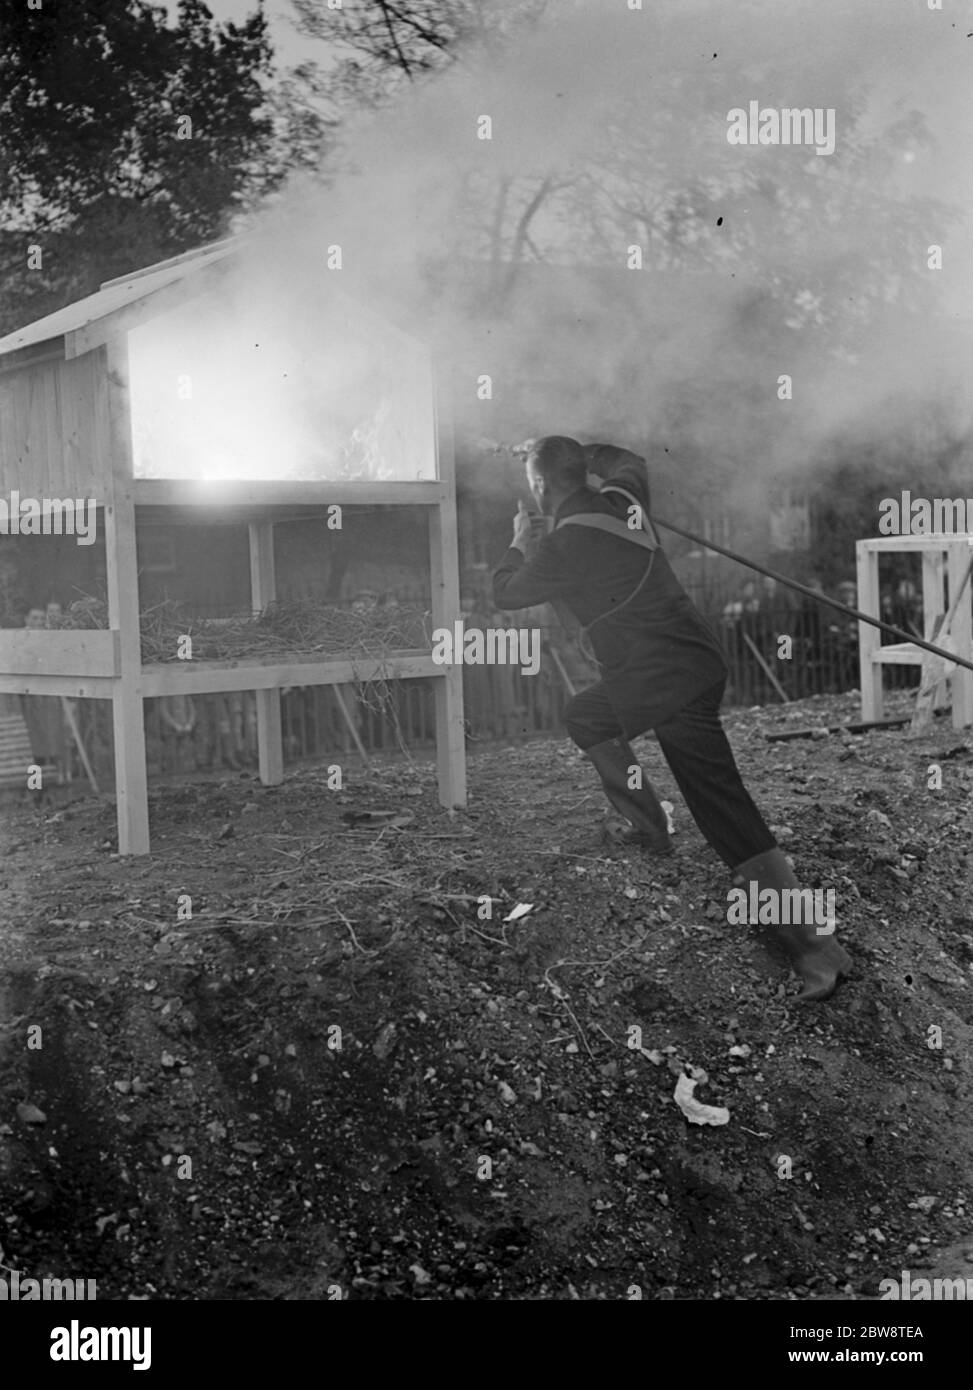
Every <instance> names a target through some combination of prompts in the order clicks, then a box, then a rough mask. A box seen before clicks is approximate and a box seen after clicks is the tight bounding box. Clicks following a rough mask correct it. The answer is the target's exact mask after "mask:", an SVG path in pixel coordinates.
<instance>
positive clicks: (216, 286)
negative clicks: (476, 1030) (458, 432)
mask: <svg viewBox="0 0 973 1390" xmlns="http://www.w3.org/2000/svg"><path fill="white" fill-rule="evenodd" d="M248 254H249V251H248V247H247V245H246V244H245V243H241V241H240V240H234V241H228V242H221V243H218V244H214V245H211V246H207V247H204V248H201V249H200V250H198V251H196V252H192V253H189V254H187V255H184V256H179V257H176V258H174V259H172V260H169V261H165V262H162V263H160V264H158V265H154V266H150V267H148V268H146V269H145V270H142V271H139V272H137V273H135V274H132V275H127V276H124V277H122V278H120V279H118V280H112V281H109V282H107V283H106V284H104V285H103V286H102V288H101V289H100V290H99V291H98V292H97V293H96V294H93V295H91V296H89V297H88V298H86V299H83V300H80V301H78V302H77V303H75V304H72V305H69V306H68V307H67V308H64V309H61V310H59V311H58V312H56V313H54V314H50V315H48V316H47V317H46V318H43V319H40V320H38V321H37V322H36V323H33V324H30V325H28V326H27V327H25V328H23V329H20V330H19V331H17V332H14V333H11V334H8V335H7V336H6V337H5V338H2V339H0V502H3V503H5V507H4V508H3V509H2V510H3V514H4V516H5V518H6V529H7V530H8V531H9V530H10V529H11V528H13V527H15V526H16V525H17V524H18V517H23V516H25V515H26V513H25V512H24V511H23V508H24V507H25V505H26V506H27V509H28V511H29V510H30V509H31V508H32V507H33V508H34V510H35V515H40V516H41V517H42V518H45V519H46V521H45V524H46V525H47V526H48V527H49V528H50V529H57V528H58V526H59V525H60V526H64V525H66V524H67V522H66V517H67V515H68V509H66V508H65V506H64V504H65V502H67V501H70V500H71V499H78V501H79V502H80V501H85V502H87V501H89V500H90V501H91V502H92V503H93V504H94V507H95V508H96V510H95V511H94V512H93V515H94V516H95V517H96V518H97V523H98V524H99V527H100V528H101V529H103V535H104V544H105V574H106V587H107V601H108V627H107V629H106V630H86V631H68V630H54V631H48V630H35V629H29V630H28V629H25V630H20V629H17V630H14V629H5V630H0V693H8V694H23V695H59V696H67V697H73V698H84V699H105V700H110V701H111V703H112V713H113V730H114V745H115V782H116V792H117V805H118V846H119V852H120V853H121V854H143V853H147V852H148V850H149V823H148V805H147V792H146V760H145V732H144V723H143V705H142V702H143V700H144V699H146V698H150V697H153V696H165V695H176V696H179V695H193V694H203V693H207V692H215V691H220V692H223V691H241V690H252V691H254V692H256V701H257V724H258V742H259V770H260V777H261V779H262V781H263V782H265V783H276V782H279V781H280V780H281V779H282V776H283V754H282V744H281V719H280V691H281V688H282V687H295V686H310V685H335V684H342V683H346V682H349V681H367V680H369V679H374V678H378V677H380V678H381V679H383V680H389V679H394V680H401V679H414V678H418V677H429V678H433V679H434V680H435V689H436V737H437V756H438V770H439V793H440V800H441V802H442V803H443V805H446V806H456V805H462V804H464V802H465V795H466V792H465V752H464V726H463V708H462V668H461V667H460V666H440V665H436V664H434V663H433V661H432V659H431V655H430V650H428V649H421V650H420V649H410V650H403V651H395V652H393V653H391V654H383V655H382V657H381V659H380V660H379V659H376V660H373V661H369V660H366V659H363V658H362V657H361V656H360V654H359V655H358V656H356V655H355V654H350V653H347V652H340V651H336V652H334V653H327V654H325V655H322V654H321V653H320V652H314V653H307V652H305V653H302V652H299V651H295V652H294V653H292V654H290V653H289V654H288V655H287V656H286V657H280V656H274V657H273V658H252V659H241V660H236V661H215V660H214V661H208V660H207V661H204V660H171V661H165V662H158V663H152V664H147V663H146V664H144V663H143V661H142V654H141V632H140V604H139V573H138V563H137V553H136V543H137V535H138V531H139V525H140V521H142V522H143V523H144V522H146V521H147V520H148V519H152V520H154V521H158V520H162V519H165V520H166V521H173V522H177V523H178V524H180V525H187V526H191V525H193V524H194V523H197V524H199V523H204V524H206V525H212V524H214V523H225V524H227V525H246V526H247V527H248V528H249V542H250V590H251V592H250V594H249V595H247V596H246V600H247V602H248V603H249V605H250V607H251V608H252V610H253V611H263V610H265V609H266V607H267V605H268V604H269V603H271V602H272V601H273V599H274V597H275V565H274V526H275V523H278V522H281V521H285V520H292V519H305V518H308V517H313V516H319V517H325V516H327V517H333V516H334V515H335V509H336V508H337V509H340V508H342V507H343V506H348V505H353V504H354V505H357V506H362V505H364V506H366V507H371V506H375V507H387V506H411V507H415V506H417V505H418V506H421V507H422V508H424V509H428V517H429V547H428V550H429V580H430V593H431V617H432V624H433V626H436V627H440V626H448V625H449V624H451V623H452V622H453V620H454V618H455V617H456V616H457V615H458V614H459V583H458V564H457V550H456V502H455V487H454V477H453V459H452V440H451V429H450V427H449V425H448V424H447V423H446V422H445V421H444V419H443V418H442V414H441V412H440V411H439V410H438V408H437V405H438V403H437V392H436V388H435V381H434V374H433V368H432V363H431V361H430V356H429V353H428V351H427V350H426V348H425V347H424V346H423V345H422V344H421V343H419V342H418V341H417V340H415V339H414V338H413V337H411V336H410V335H408V334H406V333H404V332H403V331H402V330H401V329H400V328H399V327H398V326H396V325H393V324H392V323H390V322H388V321H386V320H385V319H384V318H383V317H381V316H379V315H376V314H375V313H374V312H372V311H370V310H366V309H365V308H364V307H362V306H361V305H359V304H357V303H354V302H353V301H352V300H351V299H350V298H349V297H348V296H346V295H345V294H343V293H342V292H340V291H339V289H338V287H337V285H336V283H335V276H336V272H333V271H328V270H325V269H323V268H322V270H321V272H320V281H321V282H320V283H319V284H316V285H314V286H308V287H306V289H307V294H308V301H309V304H313V310H309V312H308V314H307V315H305V316H304V317H303V318H302V319H301V321H300V322H298V321H297V320H298V318H300V315H295V314H294V312H293V310H292V309H287V310H286V312H283V311H281V306H280V305H279V303H276V302H275V300H274V296H273V292H272V291H268V292H266V293H264V294H263V295H261V294H260V293H259V292H258V291H257V290H256V289H254V288H253V286H252V282H251V281H250V280H249V279H248V276H247V256H248ZM288 314H291V316H292V321H293V325H294V331H293V333H292V332H291V324H290V322H289V320H288ZM338 515H339V516H340V511H339V513H338ZM35 524H36V523H35ZM2 544H3V535H2V531H0V545H2ZM25 771H26V770H25Z"/></svg>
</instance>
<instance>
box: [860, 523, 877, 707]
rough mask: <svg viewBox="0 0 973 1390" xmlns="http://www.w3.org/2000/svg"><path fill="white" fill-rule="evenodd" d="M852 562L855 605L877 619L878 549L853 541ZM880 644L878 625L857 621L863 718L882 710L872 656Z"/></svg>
mask: <svg viewBox="0 0 973 1390" xmlns="http://www.w3.org/2000/svg"><path fill="white" fill-rule="evenodd" d="M855 561H856V565H857V569H858V607H859V609H860V610H861V612H862V613H867V614H868V615H869V617H871V618H877V617H879V616H880V613H879V607H880V605H879V592H878V552H877V551H876V550H875V548H874V546H872V545H870V544H869V542H868V541H856V542H855ZM881 645H882V636H881V633H880V632H879V630H878V628H877V627H870V626H869V624H868V623H862V622H859V624H858V666H859V680H860V682H861V703H862V719H864V720H879V719H881V718H882V715H883V713H884V697H883V692H882V669H881V666H878V665H876V663H875V661H874V659H873V658H874V656H875V652H876V650H877V649H878V648H879V647H881Z"/></svg>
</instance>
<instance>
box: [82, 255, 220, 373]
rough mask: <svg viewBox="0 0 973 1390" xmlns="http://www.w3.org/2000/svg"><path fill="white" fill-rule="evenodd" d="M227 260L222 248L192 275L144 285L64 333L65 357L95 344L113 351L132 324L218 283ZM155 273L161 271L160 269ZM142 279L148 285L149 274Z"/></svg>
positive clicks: (107, 293)
mask: <svg viewBox="0 0 973 1390" xmlns="http://www.w3.org/2000/svg"><path fill="white" fill-rule="evenodd" d="M226 260H227V253H225V252H224V253H223V254H222V255H220V256H214V257H212V259H209V260H205V261H203V262H202V263H201V264H200V266H199V268H198V269H196V270H194V271H193V272H192V274H191V275H185V276H180V277H179V278H177V279H173V280H168V281H166V283H165V284H162V285H157V286H156V287H155V288H147V289H146V292H145V294H143V295H141V296H140V297H139V298H138V299H134V300H130V301H129V302H128V303H127V304H120V305H119V306H118V308H117V309H112V310H109V311H108V312H107V313H102V314H100V315H99V317H97V318H92V319H90V320H89V322H88V323H85V324H82V325H81V326H80V327H79V328H75V329H72V330H71V331H70V332H68V333H65V335H64V355H65V357H67V358H72V357H81V356H82V355H83V354H84V353H86V352H91V351H92V350H93V349H94V348H98V347H109V348H112V350H113V351H117V349H118V345H119V344H120V343H123V342H124V340H125V335H126V334H127V333H129V332H130V331H131V330H132V329H133V328H138V327H139V326H140V325H141V324H143V323H148V322H149V321H150V320H151V319H154V318H157V317H158V316H159V315H160V314H165V313H168V311H169V310H170V309H175V308H178V306H179V305H180V304H185V303H186V302H187V301H188V300H190V299H198V298H200V297H201V296H202V295H204V294H206V293H207V292H208V291H209V290H210V289H212V288H213V287H214V285H216V284H218V283H219V279H220V277H221V275H222V274H225V271H226ZM155 273H157V274H161V273H162V271H161V270H160V271H157V272H155ZM130 278H133V279H134V278H138V277H137V276H136V277H130ZM145 282H146V286H147V287H148V286H151V279H150V276H149V275H146V277H145ZM122 283H123V284H127V283H128V281H127V280H124V281H123V282H122ZM111 288H113V289H118V288H120V286H119V285H113V286H112V287H111ZM99 293H103V294H104V295H106V296H108V295H110V294H111V289H107V290H105V291H99ZM126 375H127V373H126Z"/></svg>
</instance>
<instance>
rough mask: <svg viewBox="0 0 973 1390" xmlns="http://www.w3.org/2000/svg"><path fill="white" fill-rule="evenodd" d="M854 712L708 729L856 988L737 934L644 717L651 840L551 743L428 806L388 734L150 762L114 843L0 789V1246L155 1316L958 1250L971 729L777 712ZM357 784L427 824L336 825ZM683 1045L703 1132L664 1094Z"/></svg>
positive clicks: (487, 768)
mask: <svg viewBox="0 0 973 1390" xmlns="http://www.w3.org/2000/svg"><path fill="white" fill-rule="evenodd" d="M900 700H901V701H902V702H905V707H906V708H907V707H908V697H907V696H905V695H903V696H902V697H900ZM892 704H893V706H894V704H895V701H893V702H892ZM856 717H857V702H856V700H855V698H854V697H853V696H844V697H827V698H818V699H813V700H808V701H804V702H802V703H801V704H798V705H793V706H790V707H788V708H787V709H784V708H782V707H780V706H777V707H767V708H765V709H760V710H751V711H740V712H734V713H730V714H729V715H728V716H727V727H728V731H729V733H730V737H731V740H732V742H733V745H734V747H735V749H736V751H737V755H738V759H739V761H740V764H741V767H742V768H743V770H744V776H745V778H746V780H747V782H748V784H749V785H750V788H751V790H752V791H753V793H754V795H755V797H756V799H757V801H758V802H759V803H760V804H761V806H762V807H763V809H764V811H765V814H766V815H767V817H768V820H769V821H770V822H771V824H772V825H773V826H774V827H775V830H776V833H777V834H778V837H779V839H780V842H781V844H782V846H783V847H784V849H785V850H786V851H787V852H788V853H790V854H792V855H793V858H794V862H795V865H796V867H797V870H798V873H799V875H800V876H801V878H802V881H803V882H804V883H805V884H806V885H808V886H812V887H813V886H822V887H829V886H830V887H834V888H835V890H836V892H837V903H838V924H839V927H838V930H839V935H840V937H841V939H842V940H843V942H844V943H845V944H846V945H847V946H848V947H849V949H850V950H851V951H852V953H853V954H854V958H855V964H856V974H855V977H854V978H853V979H852V980H851V981H849V982H848V983H847V984H845V985H844V986H843V987H842V988H841V990H839V992H838V994H837V995H836V996H835V997H834V998H833V999H832V1000H831V1001H829V1002H827V1003H825V1004H818V1005H811V1006H807V1005H799V1004H798V1003H796V1001H795V999H794V992H795V989H796V985H795V982H794V981H793V979H792V978H789V977H788V975H787V973H786V971H785V970H783V969H782V968H781V967H779V966H778V965H775V964H774V963H773V962H772V961H771V960H770V959H769V958H768V957H767V956H766V955H765V953H764V951H763V949H762V947H761V946H760V945H759V944H758V943H757V942H756V941H755V940H754V939H753V938H752V935H748V930H747V929H746V928H740V927H731V926H728V925H727V922H726V891H727V888H728V886H729V882H728V877H727V875H726V873H725V871H724V869H723V866H722V865H721V864H720V863H719V862H718V861H717V859H716V858H715V856H714V855H713V854H712V853H711V852H710V851H709V850H708V849H707V847H706V846H705V845H704V844H703V842H702V840H701V838H700V837H699V835H698V833H697V831H696V829H695V827H694V826H693V825H692V823H691V821H690V819H689V816H688V813H687V812H686V810H685V807H684V805H683V803H682V801H681V800H680V798H679V796H678V795H677V794H676V793H675V790H674V787H673V784H672V780H671V778H670V776H669V773H668V769H667V768H666V767H665V765H664V763H663V761H662V759H661V756H660V754H659V752H658V749H657V747H656V746H655V745H654V743H653V742H652V741H651V740H644V741H643V742H642V744H641V750H642V751H643V754H644V758H645V762H646V766H647V767H648V769H649V770H650V774H651V775H652V776H653V778H654V780H655V781H656V782H657V784H658V785H659V787H660V788H661V790H662V791H663V793H664V794H665V795H666V796H668V797H669V799H670V800H672V801H673V802H674V803H675V806H676V811H675V817H676V824H677V830H678V841H677V843H678V851H677V853H676V855H675V856H674V857H672V858H671V859H668V860H663V861H656V862H653V861H652V860H651V859H649V858H648V857H647V856H645V855H644V854H642V853H641V852H639V851H633V850H631V849H622V848H618V847H617V846H616V847H612V846H611V845H610V844H609V843H607V842H606V841H605V840H604V838H603V833H602V827H603V817H604V811H603V803H602V799H601V796H600V793H599V791H598V789H597V786H596V783H595V779H594V774H593V772H592V771H591V769H590V768H589V766H588V765H587V764H586V763H585V762H584V761H583V760H582V759H581V758H580V757H579V755H578V754H577V753H576V752H574V751H573V749H571V747H570V745H569V744H568V743H567V742H566V741H563V742H557V741H555V740H545V741H543V742H532V743H529V744H527V745H523V746H518V747H504V748H497V747H488V748H477V747H473V748H471V750H470V767H469V773H470V788H471V795H470V803H469V806H468V808H467V809H466V810H464V811H459V812H456V813H453V814H450V813H448V812H446V811H444V810H443V809H442V808H440V806H439V805H438V802H437V799H436V788H435V777H434V772H433V768H432V766H431V765H430V764H428V763H420V764H416V765H410V764H409V763H407V762H403V761H401V760H400V761H392V760H389V761H388V762H386V763H379V762H376V763H375V764H374V765H373V767H372V769H371V771H370V772H368V773H365V772H363V771H361V770H360V769H359V768H358V767H357V766H351V767H346V768H345V769H344V787H343V789H342V790H333V789H329V787H328V773H327V769H326V768H325V767H314V768H310V769H308V768H303V769H301V770H299V771H296V772H294V773H293V774H291V775H289V776H288V777H287V778H286V780H285V782H284V784H283V785H282V786H279V787H274V788H266V787H262V786H261V785H260V783H259V781H258V780H257V779H256V777H255V776H251V775H249V774H242V775H234V776H232V777H230V778H225V779H223V780H213V779H210V780H206V781H201V780H197V781H193V782H185V781H184V782H181V783H174V784H171V785H166V786H160V787H157V788H156V789H155V790H154V791H153V792H152V795H151V821H152V829H153V853H152V855H151V856H149V857H146V858H138V859H119V858H118V857H117V855H116V854H115V852H114V851H115V824H114V809H113V807H112V806H111V805H110V804H108V803H104V802H99V801H97V800H95V799H94V798H93V797H90V796H89V797H86V798H82V799H75V800H73V801H68V800H67V799H66V796H65V795H64V794H59V793H57V792H54V793H50V794H47V795H45V798H44V799H43V800H41V801H38V800H37V799H36V797H37V794H36V793H34V794H28V793H24V794H23V796H21V797H19V798H18V799H16V800H13V801H11V800H8V801H6V802H5V803H4V806H3V808H2V820H0V865H2V867H0V892H2V896H0V905H2V916H0V922H2V927H0V1052H2V1070H0V1221H2V1225H0V1244H2V1247H3V1252H4V1253H3V1255H2V1256H0V1258H2V1261H3V1263H4V1264H6V1265H7V1266H8V1267H11V1268H17V1269H19V1270H21V1271H22V1277H23V1276H24V1275H30V1276H33V1277H41V1276H42V1275H44V1274H53V1275H57V1276H64V1277H66V1276H68V1275H70V1276H73V1277H85V1278H95V1279H97V1283H98V1296H99V1297H100V1298H111V1299H131V1298H138V1299H145V1298H149V1299H175V1300H185V1299H194V1300H195V1299H259V1300H265V1299H325V1298H329V1297H338V1296H341V1297H346V1298H353V1299H375V1300H384V1299H397V1300H409V1299H440V1300H453V1299H465V1300H500V1299H515V1300H524V1299H558V1300H570V1299H585V1300H587V1299H625V1298H633V1297H638V1296H641V1297H643V1298H645V1299H680V1300H681V1299H714V1298H723V1299H747V1300H749V1299H798V1300H807V1299H818V1298H855V1299H873V1298H876V1297H877V1295H878V1281H879V1280H880V1279H882V1278H890V1277H896V1278H897V1277H899V1275H900V1272H901V1271H902V1270H904V1269H908V1270H911V1271H912V1273H913V1277H914V1278H915V1277H919V1276H920V1274H922V1275H925V1276H926V1277H929V1276H930V1275H931V1274H933V1273H935V1274H940V1275H942V1276H944V1277H955V1276H960V1277H964V1276H967V1275H973V1263H971V1262H973V1214H971V1208H970V1171H971V1168H970V1157H971V1149H973V1143H971V1140H973V1128H971V1111H970V1104H969V1102H970V1063H971V1021H973V1020H971V996H973V893H971V888H973V841H971V835H970V822H971V803H973V796H971V790H973V737H971V736H970V733H969V731H967V732H966V733H965V734H957V733H955V732H954V731H953V730H952V729H951V727H950V726H949V721H948V717H945V718H944V717H940V718H937V720H936V723H935V725H934V728H933V729H932V731H931V732H930V733H929V735H928V736H926V737H924V738H922V739H920V740H919V741H917V742H910V741H908V740H907V739H906V738H905V737H904V731H902V730H894V731H892V730H881V731H877V732H870V733H868V734H864V735H862V736H860V737H851V736H848V735H834V734H832V735H827V734H825V735H823V736H821V737H819V738H814V739H802V740H794V741H790V742H777V743H771V742H768V741H767V740H766V739H765V737H764V735H765V733H766V732H768V731H770V730H773V729H784V728H788V727H799V726H806V725H819V726H824V725H826V724H828V723H837V722H840V721H842V720H846V719H849V718H851V719H853V718H856ZM933 763H935V764H938V766H939V768H940V769H941V777H942V786H941V788H938V789H937V788H935V787H930V786H929V782H930V781H933V782H934V781H935V780H936V779H935V775H934V774H932V775H931V774H930V772H929V768H930V765H931V764H933ZM73 794H74V795H76V792H75V793H73ZM366 810H367V811H383V810H395V811H403V812H407V813H410V814H411V815H412V816H413V817H414V819H413V820H412V822H411V823H410V824H408V825H406V826H403V827H400V828H395V827H388V826H386V827H385V828H382V829H367V828H365V829H363V828H357V827H355V828H349V824H348V822H347V821H345V820H343V819H342V817H343V814H344V813H346V812H348V811H366ZM483 895H488V896H489V897H490V898H491V899H492V916H491V917H487V916H486V910H485V908H482V907H481V908H480V910H479V914H478V900H479V899H480V898H481V897H482V896H483ZM189 900H191V903H190V902H189ZM519 903H529V904H532V908H531V911H530V912H529V913H527V914H526V915H522V916H521V917H520V918H519V919H518V920H515V921H512V922H509V923H505V922H504V921H503V920H502V919H503V918H504V917H506V916H507V914H508V913H509V912H510V911H511V910H512V909H513V908H514V907H515V906H516V905H517V904H519ZM190 910H191V917H190V916H189V915H188V913H189V911H190ZM38 1025H39V1027H40V1030H41V1031H40V1033H39V1034H38V1032H37V1026H38ZM635 1028H637V1029H640V1030H641V1035H640V1036H639V1034H638V1033H637V1032H633V1031H632V1030H633V1029H635ZM937 1029H938V1030H941V1034H939V1033H937V1032H936V1030H937ZM632 1041H635V1042H636V1043H638V1042H640V1043H641V1049H642V1050H634V1049H633V1047H632V1046H630V1045H629V1044H630V1042H632ZM940 1041H941V1046H937V1045H936V1044H937V1043H938V1042H940ZM690 1065H691V1066H694V1067H697V1068H703V1069H705V1072H706V1073H707V1075H708V1080H707V1081H706V1082H705V1083H704V1084H701V1085H700V1086H699V1088H698V1090H697V1099H699V1100H701V1101H703V1102H705V1103H706V1104H709V1105H714V1106H725V1107H727V1108H728V1110H729V1114H730V1118H729V1122H728V1123H727V1124H726V1125H724V1126H722V1127H711V1126H696V1125H692V1124H690V1123H689V1122H688V1121H687V1119H686V1118H684V1116H683V1114H682V1112H681V1110H680V1109H679V1107H678V1106H677V1105H676V1103H675V1101H674V1098H673V1093H674V1090H675V1085H676V1081H677V1077H678V1075H679V1074H680V1072H682V1071H683V1069H684V1068H685V1067H687V1066H690ZM785 1160H790V1162H789V1163H788V1162H786V1161H785ZM788 1171H790V1174H791V1176H789V1177H788V1176H786V1173H787V1172H788Z"/></svg>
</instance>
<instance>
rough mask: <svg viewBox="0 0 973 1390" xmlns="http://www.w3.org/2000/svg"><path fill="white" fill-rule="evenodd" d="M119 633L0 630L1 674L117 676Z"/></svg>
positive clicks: (68, 629) (63, 629)
mask: <svg viewBox="0 0 973 1390" xmlns="http://www.w3.org/2000/svg"><path fill="white" fill-rule="evenodd" d="M118 669H119V668H118V633H117V632H107V631H98V630H97V629H92V630H87V629H86V630H84V631H78V630H75V629H71V628H60V629H54V630H53V631H52V630H50V629H46V628H44V629H40V628H9V629H3V630H0V670H2V671H3V672H4V674H7V675H14V674H16V675H23V676H115V675H117V674H118Z"/></svg>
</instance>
